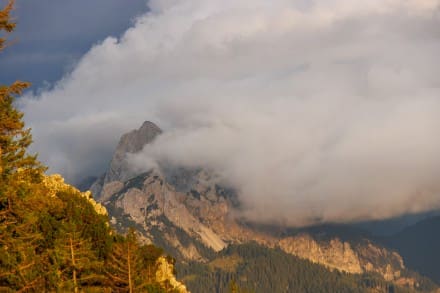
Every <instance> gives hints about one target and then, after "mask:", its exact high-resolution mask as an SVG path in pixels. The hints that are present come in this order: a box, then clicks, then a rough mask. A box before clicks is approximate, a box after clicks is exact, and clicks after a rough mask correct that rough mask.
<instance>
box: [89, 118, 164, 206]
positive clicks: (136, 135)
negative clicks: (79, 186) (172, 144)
mask: <svg viewBox="0 0 440 293" xmlns="http://www.w3.org/2000/svg"><path fill="white" fill-rule="evenodd" d="M161 133H162V130H161V129H160V128H159V127H158V126H157V125H156V124H154V123H153V122H151V121H145V122H144V123H143V124H142V126H141V127H140V128H139V129H134V130H132V131H130V132H128V133H125V134H124V135H122V136H121V138H120V140H119V143H118V146H117V147H116V150H115V152H114V154H113V157H112V159H111V161H110V166H109V169H108V170H107V171H106V173H105V174H104V175H103V176H101V177H100V178H98V180H97V181H96V182H95V183H94V184H93V185H92V187H91V188H90V189H91V191H92V192H93V194H94V195H95V197H96V198H97V199H100V197H101V192H102V187H103V186H104V185H106V184H107V183H110V182H113V181H122V182H123V181H125V180H127V179H129V178H130V172H129V167H128V165H127V162H126V161H125V158H126V156H127V154H128V153H137V152H139V151H141V150H142V148H143V147H144V146H145V145H146V144H149V143H151V142H152V141H154V139H155V138H156V137H157V136H158V135H160V134H161Z"/></svg>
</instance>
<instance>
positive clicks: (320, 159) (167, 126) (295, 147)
mask: <svg viewBox="0 0 440 293" xmlns="http://www.w3.org/2000/svg"><path fill="white" fill-rule="evenodd" d="M148 4H149V7H150V11H149V12H148V13H147V14H145V15H143V16H141V17H139V18H138V19H137V20H136V22H135V24H134V26H133V27H132V28H130V29H129V30H127V31H126V32H125V33H124V34H123V36H122V37H121V38H120V39H116V38H107V39H106V40H105V41H103V42H102V43H100V44H97V45H96V46H94V47H93V48H92V49H91V50H90V51H89V52H88V53H87V54H85V55H84V56H83V57H82V58H81V60H80V61H79V62H78V64H77V65H76V67H75V68H74V70H73V71H72V72H71V73H69V74H68V75H66V76H65V77H64V78H63V79H62V80H60V81H59V82H57V84H56V85H55V86H54V88H53V89H51V90H48V91H44V90H43V91H41V92H39V93H34V94H27V95H26V96H24V97H23V98H21V99H20V101H19V106H20V108H21V109H22V110H23V111H24V112H25V119H26V123H27V125H28V126H30V127H32V132H33V136H34V140H35V143H34V145H33V149H32V150H33V151H36V152H38V153H39V158H40V159H41V160H42V161H43V162H45V163H47V164H48V165H49V166H50V171H51V172H60V173H62V174H63V175H64V176H66V177H67V178H68V180H70V181H72V182H74V181H78V180H80V179H81V178H84V177H86V176H88V175H99V174H100V173H101V172H103V171H104V170H105V168H106V166H107V164H108V162H109V159H110V157H111V153H112V151H113V150H114V148H115V146H116V143H117V141H118V139H119V137H120V136H121V134H122V133H124V132H127V131H128V130H130V129H134V128H138V127H139V126H140V125H141V123H142V122H143V121H144V120H151V121H154V122H155V123H156V124H157V125H159V126H160V127H161V128H162V129H163V130H164V134H163V135H161V136H160V137H159V138H158V139H157V140H156V141H155V142H154V143H153V144H152V145H148V146H147V147H145V148H144V150H143V151H142V152H140V153H138V154H136V155H133V156H130V157H129V158H128V160H129V162H130V163H131V165H132V167H133V169H134V170H136V171H139V172H141V171H142V170H147V169H149V168H152V167H154V166H156V165H157V164H159V163H160V162H163V161H166V162H167V163H170V164H175V165H178V166H184V167H204V168H207V169H209V170H212V172H214V173H216V174H218V176H219V177H220V178H221V180H222V181H223V182H224V183H225V184H228V185H230V186H232V187H234V188H236V189H237V191H238V194H239V198H240V200H241V201H242V202H243V210H242V216H244V217H247V218H248V219H250V220H258V221H261V222H269V221H280V220H282V221H283V222H286V223H289V224H291V225H308V224H311V223H316V222H347V221H358V220H368V219H383V218H388V217H392V216H398V215H402V214H405V213H416V212H422V211H427V210H431V209H436V208H440V180H438V179H439V178H438V174H440V156H439V151H438V150H439V149H440V136H439V133H440V98H439V97H440V78H439V76H440V66H439V65H440V64H439V61H438V52H440V5H439V4H440V2H439V1H436V0H406V1H405V0H399V1H398V0H388V1H383V0H381V1H379V0H372V1H367V2H366V1H362V2H361V1H352V0H331V1H329V0H322V1H318V0H316V1H307V0H297V1H287V0H286V1H284V0H275V1H265V0H252V1H251V0H225V1H214V0H187V1H180V0H167V1H164V0H153V1H149V2H148Z"/></svg>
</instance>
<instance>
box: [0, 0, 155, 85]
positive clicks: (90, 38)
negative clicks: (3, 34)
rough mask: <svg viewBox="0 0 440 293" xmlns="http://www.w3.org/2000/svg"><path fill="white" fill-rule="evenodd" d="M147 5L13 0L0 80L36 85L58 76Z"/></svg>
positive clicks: (117, 0) (119, 0)
mask: <svg viewBox="0 0 440 293" xmlns="http://www.w3.org/2000/svg"><path fill="white" fill-rule="evenodd" d="M5 3H6V0H0V5H2V6H3V4H5ZM146 9H147V5H146V0H62V1H57V0H38V1H34V0H17V1H16V10H15V11H14V17H15V18H16V20H17V22H18V26H17V29H16V30H15V32H14V34H13V35H11V38H12V39H15V40H16V42H15V44H14V46H12V47H11V48H10V49H7V50H5V51H4V52H3V53H2V54H1V55H0V66H1V70H0V83H2V84H8V83H11V82H13V81H14V80H17V79H21V80H28V81H31V82H32V83H33V84H34V87H33V89H37V88H38V87H40V86H42V85H43V82H44V81H48V82H54V81H56V80H58V79H60V77H61V76H62V75H63V74H64V73H65V72H66V71H69V70H70V69H71V68H73V66H74V64H75V62H76V61H77V60H78V59H79V57H81V56H82V55H83V54H84V53H85V52H87V51H88V50H89V49H90V47H91V46H92V45H93V44H95V43H97V42H99V41H100V40H103V39H104V38H106V37H107V36H109V35H113V36H119V35H120V34H121V33H123V32H124V31H125V30H126V29H127V28H128V27H129V26H130V25H131V24H132V21H133V18H134V17H136V16H138V15H141V14H143V13H145V11H146Z"/></svg>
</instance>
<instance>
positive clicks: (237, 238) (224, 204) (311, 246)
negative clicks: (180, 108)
mask: <svg viewBox="0 0 440 293" xmlns="http://www.w3.org/2000/svg"><path fill="white" fill-rule="evenodd" d="M146 123H147V124H148V125H150V123H149V122H146ZM146 123H144V125H145V124H146ZM143 128H144V126H142V127H141V128H140V129H139V130H137V131H132V132H130V133H131V134H133V135H134V136H136V135H146V136H147V137H148V139H141V138H132V139H134V140H135V141H144V142H147V143H148V142H151V141H152V140H153V139H154V138H155V137H157V135H160V133H161V131H160V130H158V129H159V128H158V127H157V126H156V127H154V126H153V127H149V129H150V130H149V131H151V132H148V133H145V132H143V131H141V130H142V129H143ZM124 137H127V135H124V136H123V138H122V139H121V140H120V143H119V145H118V147H117V149H116V152H115V155H114V156H113V159H112V162H111V164H110V168H109V170H108V171H107V172H106V174H104V175H103V176H102V177H101V180H100V181H99V180H98V181H97V182H96V183H95V184H94V185H93V188H94V190H95V192H96V198H97V199H98V200H99V201H100V202H101V203H102V204H103V205H104V206H105V207H106V208H107V209H108V211H109V214H110V216H111V223H112V225H113V226H114V227H115V228H116V229H117V230H118V231H120V232H125V231H127V229H128V228H129V227H135V228H136V229H137V230H138V231H140V232H141V233H142V235H143V237H144V241H145V242H146V243H155V244H156V245H159V246H162V247H164V248H165V249H166V250H167V251H168V252H169V253H171V254H172V255H173V256H175V257H176V258H177V259H179V260H181V261H197V262H199V263H207V262H209V261H211V260H212V259H213V258H215V256H216V255H217V253H218V252H220V251H222V250H223V249H225V248H226V247H228V245H231V244H241V243H249V242H256V243H258V244H259V245H262V246H265V247H267V248H271V249H280V250H282V251H283V252H284V253H287V254H290V255H294V256H297V257H299V258H301V259H306V260H309V261H311V262H313V263H317V264H321V265H324V266H325V267H327V268H328V269H337V270H338V271H341V272H347V273H351V274H365V273H368V274H378V275H380V276H381V278H383V279H384V280H386V281H390V282H394V283H395V284H399V285H402V286H409V287H412V288H418V287H419V286H420V280H421V279H419V278H418V277H417V276H416V275H411V274H410V273H409V272H408V271H407V269H406V267H405V263H404V260H403V259H402V257H401V256H400V255H399V254H398V253H396V252H394V251H391V250H388V249H386V248H385V247H384V246H382V245H379V244H378V243H375V242H374V241H372V240H370V239H368V237H366V235H364V234H362V233H355V232H353V231H349V230H347V229H346V228H343V229H342V228H338V227H336V226H335V227H330V226H328V227H321V228H324V230H320V229H299V230H292V229H286V228H285V227H284V228H283V227H261V225H256V224H253V223H248V222H244V221H242V220H241V219H239V218H237V217H236V216H235V214H236V211H237V210H239V209H240V202H239V197H238V196H237V194H236V192H235V191H234V190H233V189H231V188H228V187H227V186H222V185H221V184H220V183H219V182H217V181H216V180H215V176H213V175H212V174H210V173H209V172H207V171H205V170H202V169H185V168H181V167H178V166H168V165H164V166H161V168H159V169H153V170H150V171H148V172H146V173H143V174H133V173H132V172H131V171H130V168H129V167H130V166H129V165H128V164H127V163H126V161H125V160H124V155H122V153H123V150H127V149H130V148H129V147H127V146H126V145H125V144H127V143H130V141H131V140H127V139H124ZM146 147H148V145H147V146H146ZM135 149H138V150H140V149H142V146H140V144H139V145H137V147H136V148H135ZM127 152H131V150H130V151H127ZM121 166H124V167H121ZM114 170H119V173H117V172H114ZM115 174H118V175H117V176H116V175H115ZM109 178H111V179H112V181H110V180H109ZM274 231H280V233H274ZM347 235H349V237H347Z"/></svg>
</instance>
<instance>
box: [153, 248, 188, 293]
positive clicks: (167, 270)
mask: <svg viewBox="0 0 440 293" xmlns="http://www.w3.org/2000/svg"><path fill="white" fill-rule="evenodd" d="M156 281H157V282H158V283H161V284H162V286H163V287H164V288H167V289H169V290H171V291H173V292H178V293H189V291H188V290H187V289H186V286H185V285H184V284H182V283H181V282H179V281H177V280H176V277H175V275H174V265H173V264H172V263H170V262H169V261H168V260H167V259H166V258H165V257H163V256H161V257H159V258H158V259H157V270H156Z"/></svg>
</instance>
